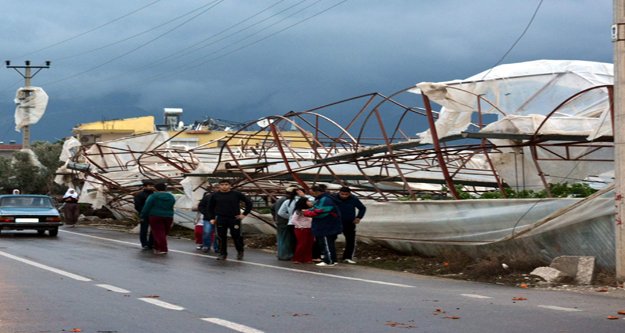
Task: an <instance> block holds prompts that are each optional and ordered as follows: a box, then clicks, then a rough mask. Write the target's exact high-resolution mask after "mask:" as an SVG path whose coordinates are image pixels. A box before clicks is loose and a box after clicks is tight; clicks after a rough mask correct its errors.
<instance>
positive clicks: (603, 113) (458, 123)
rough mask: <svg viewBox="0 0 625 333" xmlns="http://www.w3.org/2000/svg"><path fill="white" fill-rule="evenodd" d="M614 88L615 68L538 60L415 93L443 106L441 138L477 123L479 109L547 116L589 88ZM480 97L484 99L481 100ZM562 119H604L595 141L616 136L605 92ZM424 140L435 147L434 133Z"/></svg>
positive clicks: (567, 110) (427, 85)
mask: <svg viewBox="0 0 625 333" xmlns="http://www.w3.org/2000/svg"><path fill="white" fill-rule="evenodd" d="M612 83H613V65H612V64H607V63H599V62H590V61H572V60H536V61H528V62H522V63H515V64H506V65H501V66H497V67H494V68H492V69H489V70H487V71H484V72H482V73H479V74H476V75H474V76H471V77H469V78H467V79H465V80H462V81H459V80H457V81H449V82H442V83H432V82H422V83H419V84H417V88H414V89H412V90H410V92H413V93H418V94H420V93H423V94H425V95H427V96H428V97H429V98H430V99H431V100H432V101H434V102H436V103H438V104H439V105H441V106H443V108H442V109H441V110H440V114H439V118H438V119H437V121H436V131H437V134H438V136H439V137H441V138H442V137H446V136H450V135H454V134H459V133H460V132H462V131H464V130H466V129H467V128H468V127H469V125H470V123H471V114H472V113H473V112H477V111H478V110H479V109H481V112H482V113H491V114H498V115H499V119H502V118H503V117H506V116H528V115H535V114H538V115H547V114H548V113H549V112H551V111H553V110H554V109H555V108H556V107H557V106H558V105H559V104H560V103H562V102H564V101H565V100H566V99H568V98H569V97H571V96H572V95H574V94H576V93H578V92H580V91H582V90H584V89H587V88H591V87H595V86H600V85H609V84H612ZM478 96H481V98H482V100H481V101H480V100H479V99H478ZM484 100H487V101H489V102H490V104H489V103H487V102H485V101H484ZM478 103H480V104H479V105H478ZM557 115H558V116H559V117H569V116H577V117H586V118H596V119H600V120H599V122H597V127H595V128H593V129H591V131H590V132H589V138H590V139H592V138H595V137H598V136H601V135H605V134H608V133H610V132H611V122H610V117H609V116H608V115H609V101H608V94H607V91H606V90H605V89H603V90H594V91H593V92H591V93H588V94H585V95H583V96H581V97H580V98H577V99H575V100H574V101H572V102H571V103H569V104H567V105H566V106H565V107H564V108H562V109H560V110H559V112H558V113H557ZM553 121H557V120H553ZM556 126H557V125H556ZM565 131H566V128H565ZM419 135H420V136H421V140H422V141H423V142H429V143H431V142H432V141H431V140H432V139H431V137H430V133H429V130H428V131H425V132H422V133H420V134H419Z"/></svg>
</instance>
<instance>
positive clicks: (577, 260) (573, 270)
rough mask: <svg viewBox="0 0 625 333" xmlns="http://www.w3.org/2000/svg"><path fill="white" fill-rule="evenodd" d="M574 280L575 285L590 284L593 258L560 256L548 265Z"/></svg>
mask: <svg viewBox="0 0 625 333" xmlns="http://www.w3.org/2000/svg"><path fill="white" fill-rule="evenodd" d="M549 267H551V268H555V269H557V270H559V271H561V272H563V273H564V274H565V275H566V276H568V277H571V278H573V279H574V281H575V283H576V284H592V281H593V278H594V276H595V257H591V256H560V257H556V258H554V259H553V261H552V262H551V264H550V265H549Z"/></svg>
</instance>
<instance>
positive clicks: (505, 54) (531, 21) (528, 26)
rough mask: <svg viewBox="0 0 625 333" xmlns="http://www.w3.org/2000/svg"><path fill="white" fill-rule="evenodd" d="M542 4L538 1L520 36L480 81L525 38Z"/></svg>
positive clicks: (541, 0) (540, 0)
mask: <svg viewBox="0 0 625 333" xmlns="http://www.w3.org/2000/svg"><path fill="white" fill-rule="evenodd" d="M542 4H543V0H539V1H538V6H536V9H535V10H534V14H532V17H531V18H530V20H529V22H528V23H527V25H526V26H525V29H523V32H522V33H521V35H519V37H517V39H516V40H515V41H514V43H512V46H510V48H509V49H508V51H506V53H504V55H503V56H501V58H499V60H498V61H497V62H496V63H495V65H494V66H492V67H491V68H490V69H489V70H488V72H486V73H485V74H484V75H483V76H482V79H484V78H485V77H486V76H487V75H488V74H490V72H491V71H492V70H493V68H495V67H497V66H499V65H500V64H501V63H502V62H503V60H504V59H505V58H506V57H507V56H508V54H510V52H512V50H513V49H514V48H515V47H516V45H517V44H518V43H519V42H520V41H521V39H522V38H523V36H525V33H526V32H527V31H528V30H529V28H530V27H531V26H532V23H533V22H534V19H535V18H536V14H538V11H539V10H540V6H542Z"/></svg>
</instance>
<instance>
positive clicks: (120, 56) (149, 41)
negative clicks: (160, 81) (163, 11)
mask: <svg viewBox="0 0 625 333" xmlns="http://www.w3.org/2000/svg"><path fill="white" fill-rule="evenodd" d="M224 1H225V0H216V1H213V2H212V3H211V4H212V6H210V7H208V8H206V9H204V10H202V11H201V12H199V13H197V14H196V15H194V16H192V17H191V18H189V19H187V20H185V21H183V22H182V23H180V24H178V25H176V26H175V27H173V28H171V29H169V30H167V31H165V32H164V33H162V34H160V35H158V36H156V37H154V38H152V39H150V40H148V41H147V42H145V43H143V44H140V45H139V46H137V47H134V48H133V49H131V50H129V51H126V52H124V53H122V54H120V55H118V56H115V57H113V58H111V59H109V60H107V61H105V62H102V63H100V64H99V65H96V66H94V67H91V68H89V69H86V70H84V71H82V72H78V73H76V74H73V75H70V76H66V77H64V78H61V79H58V80H55V81H51V82H46V83H44V85H53V84H56V83H59V82H63V81H67V80H69V79H73V78H75V77H78V76H81V75H84V74H87V73H89V72H92V71H94V70H96V69H98V68H101V67H104V66H106V65H108V64H110V63H112V62H113V61H115V60H118V59H121V58H123V57H125V56H127V55H129V54H131V53H133V52H135V51H137V50H139V49H142V48H143V47H145V46H147V45H149V44H151V43H153V42H155V41H156V40H158V39H160V38H162V37H163V36H165V35H167V34H169V33H171V32H172V31H174V30H176V29H178V28H180V27H182V26H183V25H185V24H187V23H189V22H191V21H192V20H194V19H196V18H197V17H198V16H200V15H202V14H204V13H206V12H208V11H209V10H211V9H212V8H214V7H215V6H217V5H219V4H220V3H222V2H224Z"/></svg>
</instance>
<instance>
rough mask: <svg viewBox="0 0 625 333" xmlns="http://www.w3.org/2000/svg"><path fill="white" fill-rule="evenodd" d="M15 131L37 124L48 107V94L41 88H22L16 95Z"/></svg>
mask: <svg viewBox="0 0 625 333" xmlns="http://www.w3.org/2000/svg"><path fill="white" fill-rule="evenodd" d="M14 101H15V130H16V131H18V132H19V131H20V130H21V129H22V128H23V127H24V126H29V125H33V124H36V123H37V122H38V121H39V119H41V117H43V114H44V112H45V111H46V107H47V106H48V94H46V92H45V91H43V89H41V88H39V87H22V88H19V89H17V92H16V93H15V100H14Z"/></svg>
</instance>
